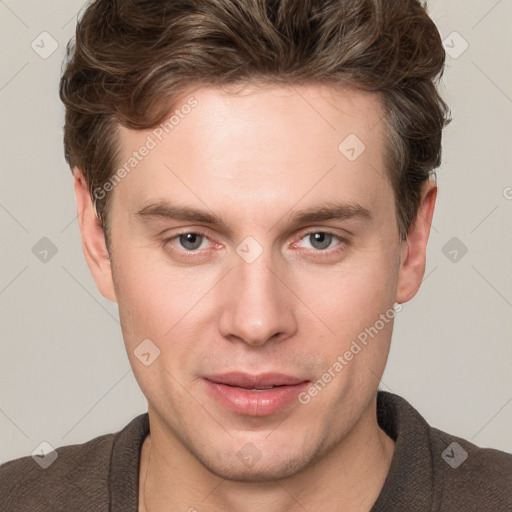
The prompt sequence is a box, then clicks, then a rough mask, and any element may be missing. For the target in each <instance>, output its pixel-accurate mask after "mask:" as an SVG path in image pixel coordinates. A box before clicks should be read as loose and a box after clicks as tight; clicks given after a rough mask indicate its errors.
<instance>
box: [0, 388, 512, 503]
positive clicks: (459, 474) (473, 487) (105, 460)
mask: <svg viewBox="0 0 512 512" xmlns="http://www.w3.org/2000/svg"><path fill="white" fill-rule="evenodd" d="M377 418H378V422H379V425H380V426H381V428H382V429H383V430H384V431H385V432H386V433H387V434H388V435H389V436H390V437H391V438H392V439H393V440H394V441H395V443H396V444H395V452H394V455H393V460H392V462H391V467H390V471H389V474H388V476H387V478H386V481H385V483H384V487H383V488H382V491H381V493H380V495H379V497H378V499H377V501H376V503H375V504H374V506H373V507H372V509H371V511H370V512H388V511H389V512H402V511H403V512H416V511H418V512H419V511H432V512H433V511H437V512H447V511H462V512H477V511H478V512H482V511H483V512H486V511H489V512H511V511H512V454H508V453H505V452H501V451H498V450H494V449H489V448H487V449H485V448H479V447H477V446H475V445H474V444H472V443H470V442H468V441H465V440H463V439H461V438H458V437H455V436H452V435H450V434H447V433H445V432H442V431H440V430H437V429H435V428H432V427H430V426H429V425H428V424H427V422H426V421H425V420H424V419H423V417H422V416H421V415H420V414H419V413H418V412H417V411H416V410H415V409H414V408H413V407H412V406H411V405H410V404H409V403H408V402H407V401H406V400H404V399H403V398H401V397H399V396H397V395H393V394H391V393H387V392H384V391H379V394H378V399H377ZM148 433H149V419H148V415H147V413H145V414H141V415H140V416H137V417H136V418H134V419H133V420H132V421H131V422H130V423H129V424H128V425H126V427H124V428H123V429H122V430H121V431H120V432H116V433H114V434H106V435H103V436H100V437H97V438H95V439H92V440H90V441H88V442H86V443H83V444H78V445H69V446H63V447H61V448H57V450H56V451H57V454H58V457H57V459H56V460H55V461H54V462H53V463H52V464H51V465H50V466H49V467H47V468H46V469H42V468H41V467H40V465H39V464H37V463H36V462H35V461H34V460H33V459H32V457H30V456H28V457H22V458H20V459H16V460H13V461H9V462H6V463H4V464H3V465H2V466H0V512H43V511H45V512H47V511H48V512H49V511H51V512H60V511H62V512H64V511H65V512H82V511H83V512H85V511H87V512H107V511H109V512H137V510H138V489H139V464H140V451H141V447H142V443H143V441H144V439H145V437H146V436H147V434H148Z"/></svg>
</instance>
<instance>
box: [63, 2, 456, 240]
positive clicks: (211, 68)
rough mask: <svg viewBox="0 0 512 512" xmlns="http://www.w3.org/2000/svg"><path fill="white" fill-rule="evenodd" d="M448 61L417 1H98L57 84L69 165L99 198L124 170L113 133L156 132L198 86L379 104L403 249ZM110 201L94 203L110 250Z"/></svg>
mask: <svg viewBox="0 0 512 512" xmlns="http://www.w3.org/2000/svg"><path fill="white" fill-rule="evenodd" d="M444 62H445V51H444V48H443V44H442V42H441V38H440V35H439V32H438V30H437V28H436V26H435V24H434V22H433V21H432V20H431V19H430V17H429V16H428V14H427V12H426V4H425V3H421V2H420V1H419V0H392V1H391V0H96V1H94V2H93V3H92V4H90V5H89V7H88V8H87V9H86V10H85V12H84V13H83V15H82V16H81V18H80V20H79V22H78V24H77V28H76V37H75V41H74V42H73V40H71V41H70V42H69V43H68V48H67V62H66V64H65V69H64V73H63V76H62V78H61V82H60V97H61V99H62V101H63V102H64V105H65V107H66V120H65V127H64V146H65V156H66V160H67V162H68V163H69V165H70V166H71V168H73V167H75V166H77V167H79V168H80V169H81V170H82V171H83V173H84V175H85V179H86V180H87V184H88V187H89V190H90V191H91V196H92V197H93V198H94V193H93V191H94V190H95V189H97V188H98V187H102V185H103V184H104V183H105V182H107V181H108V180H109V178H111V176H112V175H113V173H114V172H115V170H116V166H117V165H119V164H118V139H117V134H118V129H117V128H118V125H119V124H121V125H123V126H125V127H127V128H132V129H149V128H154V127H156V126H157V125H159V124H160V123H162V121H163V120H164V118H165V117H166V116H167V115H168V113H169V111H170V109H171V108H172V106H173V101H176V98H177V97H178V95H180V94H182V93H185V92H186V91H187V90H190V88H191V87H193V86H212V87H219V86H225V85H229V84H238V83H239V84H242V85H243V84H244V83H246V82H250V81H252V82H254V81H264V82H270V83H276V84H295V85H299V84H314V83H319V84H333V85H346V86H354V87H357V88H359V89H361V90H364V91H371V92H375V93H377V94H379V95H380V97H381V100H382V105H383V107H384V111H385V116H384V123H385V128H386V130H385V131H386V137H387V144H386V150H387V154H386V157H387V160H386V164H387V171H388V174H389V178H390V180H391V184H392V186H393V189H394V192H395V203H396V210H397V225H398V232H399V234H400V238H401V239H402V240H403V239H405V238H406V236H407V233H408V232H409V229H410V227H411V225H412V223H413V221H414V219H415V218H416V215H417V211H418V207H419V202H420V193H421V186H422V184H423V183H424V182H425V181H426V180H427V179H428V177H429V174H430V172H431V171H432V170H433V169H435V168H437V167H438V166H439V165H440V164H441V134H442V129H443V128H444V127H445V126H446V124H448V122H449V120H450V119H449V109H448V106H447V105H446V104H445V103H444V101H443V100H442V98H441V96H440V94H439V92H438V90H437V87H436V85H437V83H436V82H437V81H438V79H440V78H441V76H442V74H443V71H444ZM340 142H341V141H340ZM109 195H110V194H109ZM109 195H107V196H106V197H104V198H101V200H98V201H97V203H96V207H97V213H98V218H99V220H100V223H101V225H102V227H103V228H104V230H105V234H106V236H107V244H108V225H109V223H108V205H109Z"/></svg>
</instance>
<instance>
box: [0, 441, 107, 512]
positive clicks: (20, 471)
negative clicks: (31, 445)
mask: <svg viewBox="0 0 512 512" xmlns="http://www.w3.org/2000/svg"><path fill="white" fill-rule="evenodd" d="M113 440H114V434H106V435H103V436H99V437H97V438H95V439H92V440H90V441H88V442H86V443H82V444H75V445H68V446H62V447H60V448H57V449H56V450H55V452H52V453H48V454H47V455H45V456H44V457H43V456H41V457H40V458H39V459H37V457H38V456H37V455H35V456H34V457H32V456H26V457H21V458H19V459H15V460H11V461H8V462H6V463H4V464H2V465H1V466H0V482H1V486H0V510H10V511H11V510H12V511H14V510H16V511H20V512H21V511H31V512H36V511H43V510H45V511H46V510H63V509H64V508H63V507H64V504H69V506H73V508H72V510H82V508H80V507H79V506H78V507H77V504H78V503H80V502H82V503H84V504H88V510H98V511H100V510H105V509H104V508H102V505H101V502H100V500H101V498H102V497H104V496H105V493H106V492H107V484H108V474H109V459H110V454H111V452H112V444H113ZM55 456H56V458H55ZM54 458H55V460H53V459H54ZM45 459H46V460H45ZM48 464H49V465H48ZM83 510H85V508H84V509H83Z"/></svg>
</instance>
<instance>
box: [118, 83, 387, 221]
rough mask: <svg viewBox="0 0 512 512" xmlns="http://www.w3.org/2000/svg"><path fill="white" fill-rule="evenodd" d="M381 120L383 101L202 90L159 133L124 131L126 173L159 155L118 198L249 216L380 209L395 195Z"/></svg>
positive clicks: (307, 91) (367, 96) (132, 176)
mask: <svg viewBox="0 0 512 512" xmlns="http://www.w3.org/2000/svg"><path fill="white" fill-rule="evenodd" d="M187 105H188V106H187ZM190 105H193V107H190ZM382 119H383V111H382V105H381V102H380V99H379V97H378V96H377V95H375V94H372V93H367V92H363V91H359V90H355V89H349V88H333V87H327V86H312V85H310V86H270V85H260V86H257V85H253V86H247V87H245V88H243V89H238V90H236V91H234V90H226V89H224V90H220V89H212V88H202V89H196V90H194V91H191V92H190V93H188V94H184V95H183V96H182V97H181V98H180V101H178V102H176V104H175V106H174V108H173V110H172V111H171V112H170V113H169V117H168V119H167V122H164V123H163V124H162V125H161V126H160V127H156V128H155V129H150V130H143V131H139V130H137V131H136V130H129V129H126V128H124V127H121V128H120V150H121V151H120V158H121V162H120V165H123V164H126V163H127V162H128V161H129V160H130V158H133V152H134V151H135V152H137V151H138V150H139V149H140V148H141V147H142V146H144V145H148V144H147V143H148V141H150V144H149V146H150V147H151V149H150V150H149V151H144V153H145V155H146V156H144V157H143V158H140V157H139V158H140V161H137V162H136V166H135V167H134V168H133V169H130V172H129V175H128V176H127V178H126V179H123V182H122V183H120V184H119V186H118V187H116V190H115V191H114V192H115V194H114V197H115V196H116V195H120V196H121V195H122V201H123V202H125V203H126V204H129V205H131V208H130V209H134V208H139V207H141V206H143V205H144V204H147V203H148V202H149V201H151V200H152V199H153V198H156V197H158V198H160V199H161V198H162V197H166V196H169V197H172V198H173V199H176V198H177V197H178V198H180V199H183V200H184V201H186V202H189V203H190V202H193V203H194V204H196V205H198V204H200V203H199V202H198V201H200V202H203V203H208V202H210V203H211V202H213V203H215V202H217V200H218V204H222V203H223V202H224V204H225V201H226V200H228V201H235V202H236V201H238V206H240V205H242V204H243V206H244V208H245V209H246V210H247V212H248V213H250V209H251V204H252V205H253V208H254V209H255V210H257V209H258V208H261V207H264V206H268V205H269V204H275V201H276V200H281V201H284V200H286V198H288V200H293V199H294V198H295V199H296V200H299V198H300V196H301V195H302V196H306V195H307V196H308V198H305V199H306V200H308V199H311V200H313V199H314V198H315V197H316V198H320V197H324V198H325V199H326V200H327V201H328V200H334V199H338V198H339V197H340V195H341V197H342V198H343V195H344V194H345V195H346V196H347V199H348V200H353V199H357V200H358V202H362V201H361V199H364V197H366V199H367V202H368V201H369V202H371V201H372V200H374V201H375V200H378V198H377V197H375V196H376V195H378V191H379V190H381V191H382V190H383V189H384V190H385V191H386V192H389V191H390V188H389V183H387V179H385V175H386V171H385V168H384V142H383V123H382ZM133 163H135V162H133ZM234 194H235V197H234ZM354 194H355V195H359V197H358V198H354V197H353V196H354ZM351 195H352V197H350V196H351ZM372 196H374V197H372ZM216 198H217V200H216ZM203 206H204V205H203ZM252 213H254V211H253V212H252Z"/></svg>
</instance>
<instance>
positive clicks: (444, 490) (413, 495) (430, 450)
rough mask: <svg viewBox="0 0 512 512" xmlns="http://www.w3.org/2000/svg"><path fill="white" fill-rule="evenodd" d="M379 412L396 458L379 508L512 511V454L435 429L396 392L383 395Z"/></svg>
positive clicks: (379, 404)
mask: <svg viewBox="0 0 512 512" xmlns="http://www.w3.org/2000/svg"><path fill="white" fill-rule="evenodd" d="M377 412H378V421H379V424H380V426H381V428H382V429H383V430H384V431H385V432H386V433H387V434H388V435H389V436H390V437H391V438H392V439H393V440H394V441H395V454H394V457H393V460H392V464H391V468H390V473H389V475H388V479H387V480H386V482H387V485H385V487H384V489H383V493H382V496H381V499H380V500H379V501H378V505H379V506H378V507H376V508H375V510H387V509H388V507H389V506H390V504H391V503H392V504H393V507H394V508H393V510H396V511H402V510H407V511H410V510H413V509H412V508H411V504H413V503H414V506H415V507H416V508H414V510H435V511H437V512H451V511H453V510H464V512H481V511H482V510H492V511H497V512H501V511H512V454H510V453H507V452H503V451H500V450H496V449H493V448H481V447H479V446H477V445H475V444H473V443H472V442H470V441H468V440H466V439H463V438H461V437H458V436H455V435H453V434H450V433H448V432H444V431H442V430H439V429H437V428H435V427H432V426H431V425H429V424H428V423H427V421H426V420H425V418H423V416H422V415H421V414H420V413H419V412H418V411H417V410H416V409H415V408H414V407H413V406H412V405H411V404H410V403H409V402H407V401H406V400H405V399H404V398H402V397H400V396H398V395H395V394H392V393H387V392H382V391H381V392H379V394H378V410H377ZM379 507H380V508H379Z"/></svg>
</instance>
